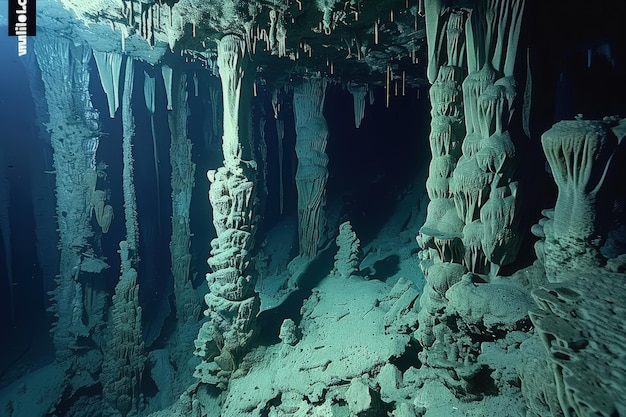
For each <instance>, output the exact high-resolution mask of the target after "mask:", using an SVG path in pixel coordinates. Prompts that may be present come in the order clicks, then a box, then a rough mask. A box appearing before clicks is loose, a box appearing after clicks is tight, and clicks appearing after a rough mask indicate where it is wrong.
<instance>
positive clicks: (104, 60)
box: [93, 51, 122, 119]
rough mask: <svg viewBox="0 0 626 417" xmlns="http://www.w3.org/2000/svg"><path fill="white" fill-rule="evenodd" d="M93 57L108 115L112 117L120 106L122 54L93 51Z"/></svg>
mask: <svg viewBox="0 0 626 417" xmlns="http://www.w3.org/2000/svg"><path fill="white" fill-rule="evenodd" d="M93 57H94V58H95V59H96V65H97V67H98V73H99V74H100V82H101V83H102V88H103V89H104V92H105V93H106V96H107V100H108V103H109V116H110V117H111V119H113V118H114V117H115V112H117V109H118V108H119V107H120V91H119V89H120V72H121V68H122V55H121V54H118V53H116V52H100V51H93Z"/></svg>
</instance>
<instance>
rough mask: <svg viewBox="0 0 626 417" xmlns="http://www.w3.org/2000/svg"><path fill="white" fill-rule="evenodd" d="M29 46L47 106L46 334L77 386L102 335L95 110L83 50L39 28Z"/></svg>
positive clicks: (92, 369)
mask: <svg viewBox="0 0 626 417" xmlns="http://www.w3.org/2000/svg"><path fill="white" fill-rule="evenodd" d="M34 46H35V48H34V50H35V55H36V57H37V62H38V64H39V67H40V69H41V76H42V79H43V82H44V90H45V98H46V103H47V105H48V112H49V122H48V124H47V128H48V131H49V132H50V141H51V145H52V149H53V152H54V155H53V165H54V171H55V188H56V202H57V209H56V215H57V222H58V230H59V244H58V248H59V251H60V265H59V275H58V277H57V285H56V288H55V289H54V291H53V292H52V307H51V311H52V312H53V313H54V315H55V318H56V320H55V323H54V326H53V328H52V337H53V341H54V346H55V349H56V357H57V361H58V362H59V363H60V364H61V365H62V366H64V367H65V368H66V369H68V372H70V370H72V372H73V374H74V375H75V377H76V378H82V379H81V380H80V381H76V384H78V386H84V385H86V384H90V383H95V381H93V380H92V378H91V377H90V376H89V375H95V374H96V373H97V370H98V368H99V366H100V362H101V354H100V351H99V350H98V349H94V347H96V346H99V344H100V340H101V339H102V335H101V329H102V320H103V318H104V311H105V294H104V293H103V292H102V291H99V290H97V287H94V285H93V278H96V277H97V274H98V273H100V272H101V271H102V270H103V269H105V268H107V267H108V265H107V264H106V263H105V262H104V261H103V260H102V259H101V258H100V257H99V256H98V255H97V254H96V252H95V251H94V243H95V239H96V236H95V235H94V231H93V230H92V228H91V225H90V219H91V214H92V209H93V207H92V206H91V204H90V196H91V193H92V184H93V179H94V178H97V176H96V164H95V156H96V149H97V147H98V141H99V137H100V131H99V124H98V112H97V111H96V110H95V109H94V108H93V106H92V104H91V96H90V93H89V61H90V59H91V50H90V49H89V48H87V47H85V46H75V45H74V44H73V43H71V42H70V41H68V40H66V39H64V38H62V37H50V36H46V35H45V34H44V33H42V34H40V35H38V36H37V39H36V42H35V45H34ZM77 352H81V355H77V354H76V353H77ZM87 352H90V353H93V354H87ZM79 374H80V375H79ZM85 377H87V378H85ZM90 379H91V381H90Z"/></svg>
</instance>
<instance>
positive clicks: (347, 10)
mask: <svg viewBox="0 0 626 417" xmlns="http://www.w3.org/2000/svg"><path fill="white" fill-rule="evenodd" d="M37 7H38V16H39V17H38V27H39V28H42V29H44V30H47V31H53V32H54V33H56V34H58V35H61V36H67V37H70V38H72V39H73V40H74V41H75V42H80V41H83V42H86V43H87V44H89V45H90V46H91V47H92V48H93V49H95V50H99V51H118V52H120V51H121V52H123V53H125V54H128V55H130V56H133V57H135V58H137V59H140V60H143V61H145V62H147V63H149V64H153V65H154V64H157V63H159V62H165V63H167V64H168V65H179V64H180V65H185V68H189V69H193V68H194V67H197V68H201V67H205V68H208V69H215V59H216V49H217V44H216V42H217V41H219V39H220V38H221V37H222V36H224V35H225V34H228V33H235V34H237V35H239V36H240V37H241V38H242V41H243V42H246V43H247V46H248V50H249V51H250V52H251V58H252V62H253V63H254V64H255V65H256V69H257V74H258V75H257V78H258V79H260V80H261V81H262V82H264V83H267V84H268V85H270V86H273V87H279V86H281V85H283V84H285V83H289V82H290V80H291V79H292V78H293V77H298V76H306V75H307V74H315V73H320V74H322V75H324V76H327V77H329V78H331V79H334V80H337V81H340V82H343V83H347V82H352V83H357V84H364V83H367V84H369V85H383V84H384V83H385V82H387V77H388V74H390V75H389V76H390V77H391V78H392V79H395V81H396V84H398V83H400V82H402V85H406V86H407V87H409V86H413V87H419V86H426V85H427V81H426V79H425V63H426V50H427V47H426V38H425V37H426V34H425V25H424V18H423V11H422V10H420V6H419V4H418V1H417V0H387V1H378V0H361V1H354V0H353V1H350V0H348V1H343V0H341V1H336V0H269V1H268V0H251V1H243V0H219V1H216V0H210V1H201V0H180V1H172V0H167V1H151V0H142V1H136V0H135V1H123V0H122V1H120V0H87V1H85V0H48V1H40V2H38V4H37Z"/></svg>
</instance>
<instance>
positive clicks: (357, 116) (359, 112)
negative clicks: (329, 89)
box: [348, 83, 367, 129]
mask: <svg viewBox="0 0 626 417" xmlns="http://www.w3.org/2000/svg"><path fill="white" fill-rule="evenodd" d="M348 91H349V92H350V94H352V100H353V101H354V126H355V127H356V128H357V129H358V128H359V127H360V126H361V121H362V120H363V117H364V116H365V96H366V95H367V85H354V84H352V83H348Z"/></svg>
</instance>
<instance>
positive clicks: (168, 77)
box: [161, 64, 173, 110]
mask: <svg viewBox="0 0 626 417" xmlns="http://www.w3.org/2000/svg"><path fill="white" fill-rule="evenodd" d="M161 73H162V74H163V82H164V83H165V96H166V98H167V109H168V110H172V109H173V107H172V68H171V67H170V66H168V65H165V64H163V65H161Z"/></svg>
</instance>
